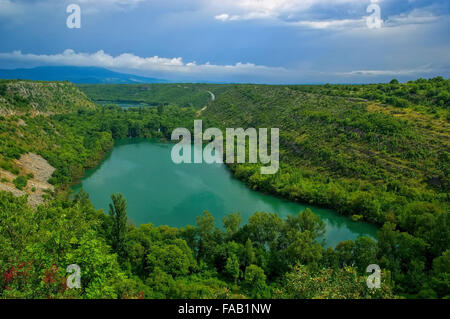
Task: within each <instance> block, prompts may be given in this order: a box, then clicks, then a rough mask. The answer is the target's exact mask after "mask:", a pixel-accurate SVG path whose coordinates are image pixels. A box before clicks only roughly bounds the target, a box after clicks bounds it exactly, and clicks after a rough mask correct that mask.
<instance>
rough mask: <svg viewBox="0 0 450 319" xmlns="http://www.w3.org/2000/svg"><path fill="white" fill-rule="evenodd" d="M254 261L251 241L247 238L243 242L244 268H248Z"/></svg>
mask: <svg viewBox="0 0 450 319" xmlns="http://www.w3.org/2000/svg"><path fill="white" fill-rule="evenodd" d="M255 260H256V257H255V251H254V249H253V244H252V241H251V240H250V238H249V239H247V241H246V242H245V247H244V260H243V264H244V266H250V265H251V264H253V263H254V262H255Z"/></svg>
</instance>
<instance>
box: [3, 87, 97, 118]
mask: <svg viewBox="0 0 450 319" xmlns="http://www.w3.org/2000/svg"><path fill="white" fill-rule="evenodd" d="M82 108H88V109H94V108H95V104H94V103H93V102H92V101H90V100H89V99H88V98H87V97H86V95H85V94H84V93H82V92H81V91H80V90H78V89H77V88H76V87H75V85H74V84H72V83H69V82H35V81H22V80H0V114H16V113H26V112H30V113H62V112H73V111H76V110H78V109H82Z"/></svg>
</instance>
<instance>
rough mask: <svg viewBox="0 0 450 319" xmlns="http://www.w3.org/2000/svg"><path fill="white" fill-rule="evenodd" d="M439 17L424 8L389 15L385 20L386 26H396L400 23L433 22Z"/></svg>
mask: <svg viewBox="0 0 450 319" xmlns="http://www.w3.org/2000/svg"><path fill="white" fill-rule="evenodd" d="M438 19H439V16H436V15H434V14H433V13H431V12H428V11H424V10H417V9H416V10H413V11H411V12H409V13H403V14H399V15H395V16H391V17H389V18H388V19H387V21H386V22H385V25H386V26H387V27H396V26H401V25H411V24H428V23H433V22H435V21H437V20H438Z"/></svg>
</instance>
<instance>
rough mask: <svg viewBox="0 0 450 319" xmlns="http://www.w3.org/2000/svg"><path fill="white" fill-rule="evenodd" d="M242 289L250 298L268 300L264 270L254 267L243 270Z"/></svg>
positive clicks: (268, 292)
mask: <svg viewBox="0 0 450 319" xmlns="http://www.w3.org/2000/svg"><path fill="white" fill-rule="evenodd" d="M243 287H244V289H245V290H246V291H247V293H248V294H249V295H250V297H251V298H269V297H270V291H269V288H268V287H267V284H266V275H265V274H264V270H263V269H261V268H260V267H258V266H256V265H250V266H248V267H246V268H245V274H244V282H243Z"/></svg>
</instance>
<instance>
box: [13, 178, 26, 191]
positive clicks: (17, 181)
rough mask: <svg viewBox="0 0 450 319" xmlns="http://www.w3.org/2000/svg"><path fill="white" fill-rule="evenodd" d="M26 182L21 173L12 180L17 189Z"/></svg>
mask: <svg viewBox="0 0 450 319" xmlns="http://www.w3.org/2000/svg"><path fill="white" fill-rule="evenodd" d="M27 182H28V180H27V179H26V177H24V176H22V175H20V176H18V177H17V178H16V179H14V181H13V183H14V185H16V188H17V189H19V190H22V189H24V188H25V187H26V186H27Z"/></svg>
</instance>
